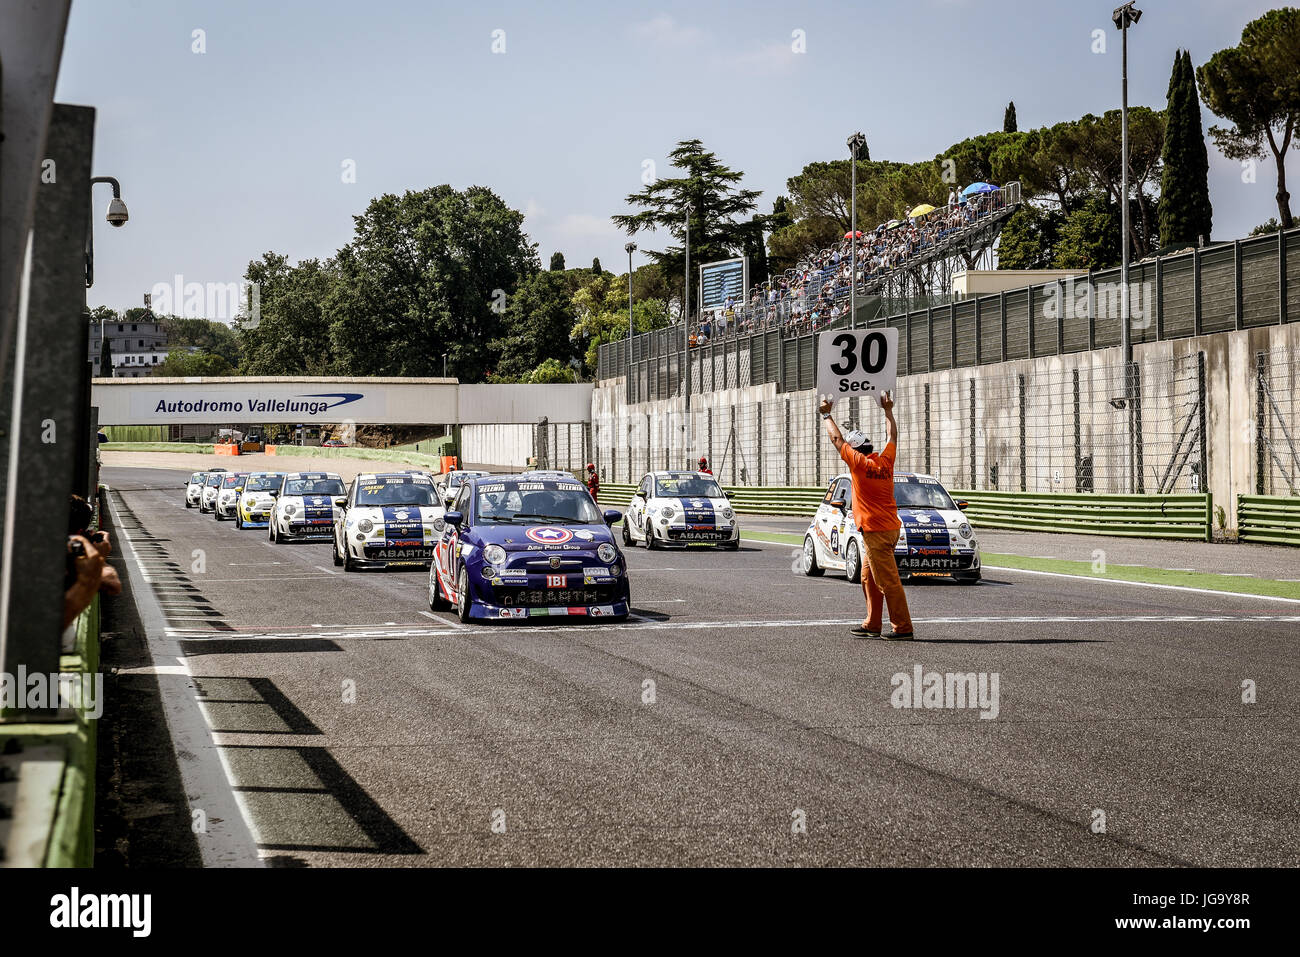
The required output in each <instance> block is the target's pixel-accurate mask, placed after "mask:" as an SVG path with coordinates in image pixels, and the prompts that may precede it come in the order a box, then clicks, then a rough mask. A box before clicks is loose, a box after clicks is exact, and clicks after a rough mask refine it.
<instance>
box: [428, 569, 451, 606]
mask: <svg viewBox="0 0 1300 957" xmlns="http://www.w3.org/2000/svg"><path fill="white" fill-rule="evenodd" d="M437 574H438V573H437V572H434V573H433V574H431V575H430V576H429V611H447V610H448V609H449V608H451V602H449V601H447V599H446V597H445V596H444V595H443V594H442V587H441V586H440V585H439V584H438V578H437Z"/></svg>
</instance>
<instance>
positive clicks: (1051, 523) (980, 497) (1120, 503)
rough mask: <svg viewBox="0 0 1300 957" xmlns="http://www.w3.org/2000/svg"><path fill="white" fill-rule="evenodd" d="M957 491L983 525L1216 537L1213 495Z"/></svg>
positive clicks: (753, 503)
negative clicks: (1213, 524)
mask: <svg viewBox="0 0 1300 957" xmlns="http://www.w3.org/2000/svg"><path fill="white" fill-rule="evenodd" d="M635 488H636V486H634V485H624V484H620V483H614V482H610V483H606V484H604V485H602V486H601V487H600V504H601V505H602V506H609V507H613V508H626V507H627V504H628V502H629V501H630V500H631V498H632V492H633V491H634V490H635ZM723 488H724V490H725V491H727V492H730V493H731V504H732V507H733V508H735V510H736V511H737V512H738V513H740V514H742V515H746V514H748V515H795V516H800V517H811V516H812V514H813V512H815V511H816V510H817V506H818V505H819V504H821V501H822V498H823V497H824V496H825V494H826V490H825V489H824V488H812V487H798V488H785V487H779V486H773V487H762V486H752V485H741V486H724V487H723ZM952 496H953V498H955V499H959V500H964V501H966V502H967V503H968V505H967V508H966V515H967V516H968V517H969V518H970V522H971V524H972V525H974V526H976V527H977V528H1002V529H1012V530H1020V531H1038V532H1073V533H1075V534H1079V535H1120V536H1129V537H1135V538H1178V539H1189V540H1202V541H1209V540H1210V538H1211V530H1212V523H1211V519H1212V515H1213V503H1212V500H1211V496H1210V495H1209V494H1198V495H1093V494H1086V493H1082V494H1072V493H1056V494H1048V495H1034V494H1029V493H1025V492H966V491H957V490H954V491H953V492H952ZM1283 501H1285V500H1283ZM1290 501H1291V502H1294V503H1296V504H1295V505H1294V509H1295V510H1294V511H1293V512H1290V513H1289V514H1290V515H1291V519H1290V521H1291V522H1292V526H1291V527H1292V528H1293V531H1292V534H1293V535H1294V536H1295V537H1294V539H1290V540H1288V543H1290V544H1300V499H1291V500H1290ZM1258 540H1260V541H1263V540H1265V539H1258ZM1272 540H1274V541H1277V540H1279V539H1272Z"/></svg>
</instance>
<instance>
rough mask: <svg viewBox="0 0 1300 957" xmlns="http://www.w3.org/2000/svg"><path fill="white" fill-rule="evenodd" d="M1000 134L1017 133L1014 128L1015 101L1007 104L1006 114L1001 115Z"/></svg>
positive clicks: (1016, 129)
mask: <svg viewBox="0 0 1300 957" xmlns="http://www.w3.org/2000/svg"><path fill="white" fill-rule="evenodd" d="M1002 132H1003V133H1017V132H1019V130H1018V128H1017V127H1016V101H1015V100H1012V101H1011V102H1010V103H1008V104H1007V109H1006V112H1005V113H1003V114H1002Z"/></svg>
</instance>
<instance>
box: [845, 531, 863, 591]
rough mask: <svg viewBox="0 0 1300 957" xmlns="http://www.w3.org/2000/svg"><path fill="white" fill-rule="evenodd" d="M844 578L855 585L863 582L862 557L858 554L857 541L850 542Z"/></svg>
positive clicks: (846, 554) (846, 553)
mask: <svg viewBox="0 0 1300 957" xmlns="http://www.w3.org/2000/svg"><path fill="white" fill-rule="evenodd" d="M844 577H845V578H847V579H848V580H849V581H851V582H852V583H853V584H855V585H858V584H861V582H862V556H861V555H860V554H858V543H857V542H856V541H851V542H849V547H848V550H847V551H846V552H845V554H844Z"/></svg>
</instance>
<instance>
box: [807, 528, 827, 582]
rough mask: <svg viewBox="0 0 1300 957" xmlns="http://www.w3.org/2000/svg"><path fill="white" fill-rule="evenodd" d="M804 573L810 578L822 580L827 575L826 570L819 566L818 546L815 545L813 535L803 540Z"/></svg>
mask: <svg viewBox="0 0 1300 957" xmlns="http://www.w3.org/2000/svg"><path fill="white" fill-rule="evenodd" d="M803 573H804V574H805V575H807V576H808V577H809V578H820V577H821V576H822V575H825V574H826V569H824V568H822V567H821V566H820V565H818V564H817V546H816V545H814V544H813V537H812V536H811V535H805V536H804V538H803Z"/></svg>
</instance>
